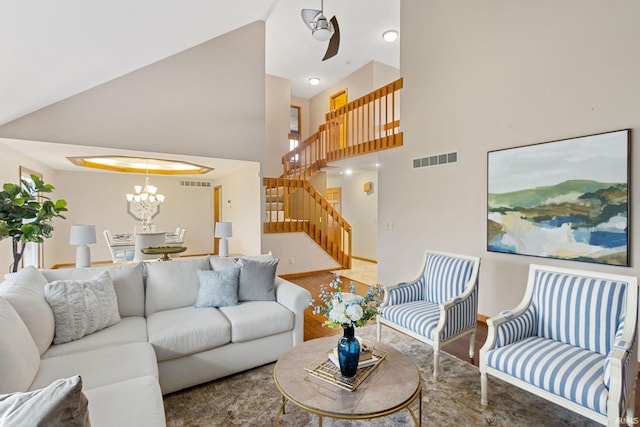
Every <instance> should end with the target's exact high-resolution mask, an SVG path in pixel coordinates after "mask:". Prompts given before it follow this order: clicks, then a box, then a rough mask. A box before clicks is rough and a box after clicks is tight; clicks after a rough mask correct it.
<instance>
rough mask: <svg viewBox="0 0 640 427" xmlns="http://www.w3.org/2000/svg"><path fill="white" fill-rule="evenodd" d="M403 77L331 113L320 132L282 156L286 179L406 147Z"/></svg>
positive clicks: (319, 129) (308, 174)
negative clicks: (401, 112)
mask: <svg viewBox="0 0 640 427" xmlns="http://www.w3.org/2000/svg"><path fill="white" fill-rule="evenodd" d="M402 86H403V80H402V78H400V79H398V80H396V81H394V82H391V83H389V84H388V85H386V86H383V87H381V88H379V89H376V90H374V91H372V92H369V93H368V94H366V95H364V96H362V97H360V98H358V99H356V100H354V101H351V102H349V103H348V104H346V105H344V106H342V107H340V108H337V109H336V110H333V111H330V112H328V113H327V114H326V115H325V120H326V122H325V123H323V124H321V125H320V126H319V127H318V131H317V132H315V133H314V134H313V135H311V136H309V137H308V138H307V139H305V140H304V141H302V142H301V143H300V144H299V145H298V147H296V148H294V149H293V150H291V151H289V152H288V153H287V154H285V155H284V156H282V164H283V166H284V173H283V175H282V177H283V178H292V179H310V178H311V177H313V175H315V174H316V173H317V172H318V171H319V170H321V169H322V168H323V167H325V166H326V165H327V163H328V162H331V161H335V160H340V159H344V158H347V157H352V156H357V155H364V154H368V153H373V152H375V151H380V150H386V149H388V148H394V147H399V146H401V145H402V132H400V119H399V117H400V115H399V107H400V102H399V96H400V89H402Z"/></svg>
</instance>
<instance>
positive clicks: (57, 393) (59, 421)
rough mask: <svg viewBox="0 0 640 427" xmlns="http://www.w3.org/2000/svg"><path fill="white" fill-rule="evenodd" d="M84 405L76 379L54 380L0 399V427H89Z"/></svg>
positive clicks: (84, 397)
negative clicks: (32, 389) (35, 388)
mask: <svg viewBox="0 0 640 427" xmlns="http://www.w3.org/2000/svg"><path fill="white" fill-rule="evenodd" d="M87 403H88V402H87V398H86V396H85V395H84V393H82V379H81V378H80V377H79V376H77V375H76V376H73V377H71V378H63V379H58V380H56V381H54V382H52V383H51V384H49V385H48V386H47V387H45V388H43V389H40V390H34V391H29V392H23V393H13V394H5V395H0V425H3V426H4V425H6V426H65V427H67V426H70V427H73V426H90V425H91V424H90V422H89V413H88V405H87Z"/></svg>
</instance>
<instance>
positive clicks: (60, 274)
mask: <svg viewBox="0 0 640 427" xmlns="http://www.w3.org/2000/svg"><path fill="white" fill-rule="evenodd" d="M101 271H108V272H109V274H110V275H111V279H112V280H113V287H114V288H115V290H116V295H117V297H118V311H119V312H120V317H127V316H144V282H143V266H142V262H137V263H131V264H111V265H108V266H105V267H86V268H60V269H55V270H41V272H42V275H43V276H44V277H45V278H46V279H47V281H48V282H53V281H54V280H87V279H91V278H92V277H94V276H95V275H97V274H98V273H100V272H101Z"/></svg>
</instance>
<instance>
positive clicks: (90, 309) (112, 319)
mask: <svg viewBox="0 0 640 427" xmlns="http://www.w3.org/2000/svg"><path fill="white" fill-rule="evenodd" d="M44 296H45V299H46V300H47V302H48V303H49V305H50V306H51V309H52V310H53V315H54V317H55V322H56V334H55V336H54V337H53V342H54V344H62V343H65V342H69V341H73V340H77V339H80V338H82V337H83V336H85V335H89V334H92V333H94V332H96V331H99V330H100V329H104V328H106V327H107V326H111V325H114V324H116V323H118V322H119V321H120V313H119V312H118V298H117V297H116V292H115V289H114V288H113V282H112V281H111V275H110V274H109V272H108V271H101V272H100V273H98V275H97V276H95V277H94V278H93V279H90V280H56V281H54V282H51V283H47V284H46V285H45V287H44Z"/></svg>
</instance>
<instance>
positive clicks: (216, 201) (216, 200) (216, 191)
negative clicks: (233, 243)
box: [213, 185, 222, 255]
mask: <svg viewBox="0 0 640 427" xmlns="http://www.w3.org/2000/svg"><path fill="white" fill-rule="evenodd" d="M221 196H222V186H221V185H218V186H217V187H214V188H213V224H214V227H215V224H216V223H217V222H219V221H220V220H221V219H220V218H221V216H222V215H221V214H220V200H221ZM214 232H215V229H214ZM219 242H220V238H218V237H214V238H213V254H214V255H218V245H219Z"/></svg>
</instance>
